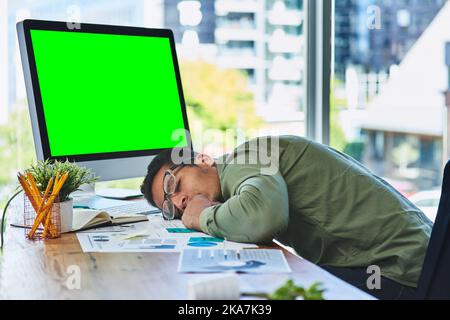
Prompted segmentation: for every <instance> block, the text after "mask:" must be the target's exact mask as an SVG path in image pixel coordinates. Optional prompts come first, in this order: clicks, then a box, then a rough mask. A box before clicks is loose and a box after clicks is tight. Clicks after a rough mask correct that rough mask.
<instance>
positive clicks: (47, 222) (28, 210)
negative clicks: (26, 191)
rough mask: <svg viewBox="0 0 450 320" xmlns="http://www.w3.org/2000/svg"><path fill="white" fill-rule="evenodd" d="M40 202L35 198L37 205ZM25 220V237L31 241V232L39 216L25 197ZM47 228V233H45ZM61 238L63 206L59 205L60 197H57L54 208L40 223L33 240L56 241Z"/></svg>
mask: <svg viewBox="0 0 450 320" xmlns="http://www.w3.org/2000/svg"><path fill="white" fill-rule="evenodd" d="M39 201H40V199H39ZM39 201H38V198H37V197H34V202H35V203H39ZM23 218H24V230H25V237H26V238H27V239H30V237H29V232H30V231H31V229H32V228H33V226H34V224H35V221H36V219H37V218H38V215H37V212H36V210H35V209H34V207H33V204H32V203H31V201H30V199H29V198H28V197H27V196H24V215H23ZM46 226H47V231H46V232H44V230H45V229H46ZM59 237H61V206H60V204H59V197H58V196H57V197H56V198H55V201H54V203H53V204H52V207H51V208H50V209H49V213H48V215H47V216H46V217H45V218H44V219H42V221H41V222H40V223H39V225H38V227H37V229H36V232H35V233H34V236H33V238H32V240H43V239H55V238H59Z"/></svg>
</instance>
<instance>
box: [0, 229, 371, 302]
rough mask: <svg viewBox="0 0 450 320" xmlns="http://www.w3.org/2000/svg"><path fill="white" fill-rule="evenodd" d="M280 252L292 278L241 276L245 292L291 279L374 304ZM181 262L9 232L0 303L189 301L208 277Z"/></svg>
mask: <svg viewBox="0 0 450 320" xmlns="http://www.w3.org/2000/svg"><path fill="white" fill-rule="evenodd" d="M271 248H280V247H279V246H277V245H276V244H274V246H273V247H271ZM280 249H281V248H280ZM282 250H283V251H284V253H285V256H286V258H287V261H288V263H289V265H290V267H291V269H292V271H293V272H292V274H289V275H287V274H284V275H240V276H239V277H240V280H241V287H242V288H246V289H247V290H245V291H249V290H253V292H272V291H273V290H274V289H276V288H277V287H279V286H280V285H281V284H283V283H284V282H285V281H286V280H287V279H289V278H291V279H294V280H295V282H296V283H297V284H300V285H304V286H308V285H310V284H311V283H313V282H315V281H321V282H323V283H324V286H325V288H326V289H327V292H326V294H325V298H327V299H372V297H371V296H369V295H367V294H365V293H364V292H362V291H360V290H359V289H356V288H354V287H352V286H350V285H348V284H347V283H345V282H343V281H341V280H340V279H338V278H336V277H334V276H332V275H331V274H329V273H327V272H325V271H324V270H322V269H321V268H319V267H317V266H315V265H313V264H311V263H309V262H307V261H305V260H303V259H301V258H299V257H297V256H296V255H293V254H292V253H290V252H289V251H286V250H284V249H282ZM178 257H179V254H178V253H83V252H82V250H81V247H80V245H79V243H78V240H77V237H76V235H75V234H66V235H63V236H62V238H60V239H55V240H47V241H38V242H32V241H29V240H26V239H25V236H24V230H22V229H16V228H8V229H7V234H6V241H5V249H4V251H3V254H2V255H1V256H0V299H162V300H166V299H186V298H187V285H188V281H189V280H191V279H197V278H199V277H208V275H199V274H182V273H178V272H177V271H176V270H177V264H178ZM70 266H77V267H79V270H80V271H81V272H80V275H81V287H80V289H72V290H71V289H69V287H70V286H69V287H68V285H67V283H68V282H69V281H68V279H69V276H70V275H71V273H69V272H73V271H71V269H70V268H69V267H70Z"/></svg>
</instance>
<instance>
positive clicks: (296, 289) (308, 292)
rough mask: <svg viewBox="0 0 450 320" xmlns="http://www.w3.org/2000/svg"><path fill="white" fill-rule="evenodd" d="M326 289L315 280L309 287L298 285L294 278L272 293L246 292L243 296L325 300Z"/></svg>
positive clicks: (269, 298)
mask: <svg viewBox="0 0 450 320" xmlns="http://www.w3.org/2000/svg"><path fill="white" fill-rule="evenodd" d="M325 291H326V290H325V289H323V288H322V283H320V282H315V283H313V284H312V285H311V286H310V287H309V288H307V289H305V288H304V287H300V286H296V285H295V284H294V281H293V280H288V281H287V282H286V283H285V284H284V285H282V286H281V287H279V288H278V289H277V290H275V292H273V293H271V294H267V293H244V294H243V296H247V297H258V298H264V299H268V300H297V299H299V298H301V299H303V300H325V299H324V297H323V293H324V292H325Z"/></svg>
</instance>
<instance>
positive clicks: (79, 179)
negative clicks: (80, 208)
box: [25, 160, 98, 202]
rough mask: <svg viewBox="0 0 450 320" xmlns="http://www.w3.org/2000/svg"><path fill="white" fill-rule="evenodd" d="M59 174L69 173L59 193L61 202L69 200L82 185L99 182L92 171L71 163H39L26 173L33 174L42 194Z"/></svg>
mask: <svg viewBox="0 0 450 320" xmlns="http://www.w3.org/2000/svg"><path fill="white" fill-rule="evenodd" d="M57 172H59V173H60V174H64V173H66V172H68V173H69V176H68V178H67V180H66V182H65V183H64V185H63V187H62V188H61V191H60V192H59V201H60V202H64V201H67V200H69V196H70V194H71V193H72V192H74V191H77V190H79V188H80V186H81V185H83V184H89V183H93V182H95V181H97V180H98V178H97V177H96V176H95V175H94V174H93V173H92V171H91V170H90V169H87V168H84V167H81V166H79V165H77V164H76V163H73V162H69V161H65V162H60V161H54V162H50V161H48V160H46V161H38V162H37V163H36V164H34V165H31V167H30V168H29V169H27V170H25V173H31V174H32V175H33V177H34V180H36V184H37V187H38V189H39V190H40V191H41V192H44V191H45V188H46V187H47V185H48V182H49V181H50V178H52V177H53V178H54V177H55V176H56V173H57Z"/></svg>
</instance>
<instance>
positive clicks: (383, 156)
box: [361, 3, 450, 189]
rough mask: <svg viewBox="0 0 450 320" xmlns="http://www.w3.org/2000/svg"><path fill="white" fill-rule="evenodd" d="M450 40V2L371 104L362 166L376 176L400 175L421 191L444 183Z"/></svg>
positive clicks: (366, 123)
mask: <svg viewBox="0 0 450 320" xmlns="http://www.w3.org/2000/svg"><path fill="white" fill-rule="evenodd" d="M449 42H450V3H447V4H446V5H445V6H444V7H443V8H442V9H441V11H439V13H438V14H437V15H436V17H435V19H433V21H432V22H431V23H430V24H429V26H428V28H427V30H426V32H424V33H423V34H422V35H421V36H420V37H419V38H418V39H417V41H416V43H415V44H414V46H413V47H412V48H411V50H409V52H408V53H407V54H406V55H405V57H404V58H403V60H402V62H401V63H400V64H399V66H398V70H397V72H396V73H395V75H393V76H392V77H391V78H390V79H389V80H388V81H387V82H386V85H385V86H384V88H383V90H382V91H381V93H380V94H379V95H378V96H377V97H376V98H375V99H374V100H373V101H372V102H371V103H370V104H369V105H368V107H367V110H366V112H365V119H364V121H363V122H362V126H361V127H362V129H363V130H364V132H365V135H366V139H367V142H368V143H367V148H366V154H365V159H364V163H365V164H366V165H368V166H369V167H371V168H372V169H373V170H374V171H375V172H376V173H377V174H379V175H382V176H391V177H395V176H396V175H398V176H399V177H400V176H402V177H404V178H407V179H409V180H410V181H413V182H414V183H415V184H416V185H417V186H418V187H419V188H421V189H429V188H431V187H433V186H436V185H439V184H440V181H441V171H442V168H443V162H444V161H446V160H447V159H448V157H449V156H450V155H446V154H443V152H444V150H443V140H444V139H448V138H447V137H446V132H447V127H448V125H449V124H448V122H447V117H446V113H445V111H446V107H445V102H446V100H445V95H444V93H445V91H446V90H447V89H448V83H449V77H450V76H449V71H448V70H449V69H448V66H447V63H448V62H449V61H448V59H446V47H447V43H449ZM400 152H401V157H400V156H396V153H399V154H400ZM443 160H444V161H443Z"/></svg>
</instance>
